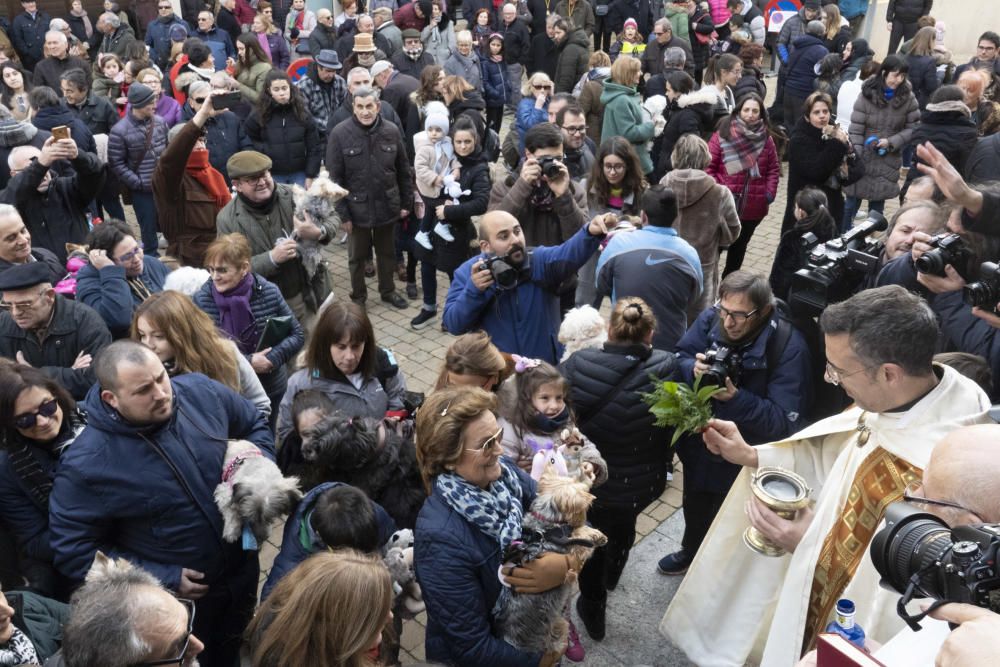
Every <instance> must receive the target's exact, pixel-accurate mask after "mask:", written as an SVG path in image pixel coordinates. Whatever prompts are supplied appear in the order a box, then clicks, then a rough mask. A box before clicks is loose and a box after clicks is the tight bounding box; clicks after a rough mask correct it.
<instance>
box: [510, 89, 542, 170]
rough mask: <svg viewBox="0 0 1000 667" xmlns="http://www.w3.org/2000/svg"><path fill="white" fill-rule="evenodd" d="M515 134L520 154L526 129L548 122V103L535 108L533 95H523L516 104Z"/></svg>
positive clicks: (522, 150) (522, 151)
mask: <svg viewBox="0 0 1000 667" xmlns="http://www.w3.org/2000/svg"><path fill="white" fill-rule="evenodd" d="M516 120H517V136H518V139H519V141H520V142H521V143H520V144H519V149H520V151H521V155H522V156H523V155H524V135H525V134H527V132H528V130H530V129H531V128H533V127H534V126H535V125H538V124H539V123H547V122H549V103H548V101H546V102H545V106H543V107H542V108H541V109H536V108H535V98H534V97H524V98H522V99H521V102H520V103H519V104H518V105H517V119H516Z"/></svg>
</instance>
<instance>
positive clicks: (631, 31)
mask: <svg viewBox="0 0 1000 667" xmlns="http://www.w3.org/2000/svg"><path fill="white" fill-rule="evenodd" d="M645 50H646V40H644V39H643V38H642V35H640V34H639V24H638V23H636V21H635V19H628V20H626V21H625V27H624V28H623V29H622V34H621V35H619V36H618V41H616V42H615V43H614V44H612V45H611V53H610V55H611V61H612V62H614V61H615V60H616V59H617V58H618V56H619V55H622V56H632V57H633V58H642V53H643V51H645Z"/></svg>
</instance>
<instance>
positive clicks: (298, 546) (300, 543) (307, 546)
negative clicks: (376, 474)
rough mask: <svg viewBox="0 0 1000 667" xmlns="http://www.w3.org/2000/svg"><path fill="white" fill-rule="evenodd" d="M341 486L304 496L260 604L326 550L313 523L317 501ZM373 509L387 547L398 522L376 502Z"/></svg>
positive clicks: (324, 487) (327, 486)
mask: <svg viewBox="0 0 1000 667" xmlns="http://www.w3.org/2000/svg"><path fill="white" fill-rule="evenodd" d="M338 486H347V484H343V483H341V482H325V483H323V484H320V485H319V486H317V487H315V488H314V489H313V490H312V491H310V492H309V493H307V494H306V495H305V496H303V498H302V500H300V501H299V504H298V505H297V506H296V508H295V512H294V513H293V514H292V516H291V517H290V518H289V519H288V521H286V522H285V532H284V533H283V535H282V538H281V551H279V552H278V555H277V556H275V558H274V564H273V565H272V566H271V573H270V574H268V575H267V581H265V582H264V588H262V589H261V590H260V601H261V602H263V601H264V600H266V599H267V596H268V595H270V594H271V591H272V590H273V589H274V587H275V586H277V585H278V582H279V581H281V579H282V578H283V577H284V576H285V575H286V574H288V573H289V572H291V571H292V570H293V569H295V566H296V565H298V564H299V563H301V562H302V561H304V560H305V559H306V558H309V556H312V555H313V554H314V553H318V552H320V551H323V550H324V549H326V545H325V544H323V540H322V539H321V538H320V536H319V535H318V534H317V533H316V531H315V530H313V527H312V525H311V524H310V523H309V517H310V516H311V515H312V511H313V508H314V507H315V506H316V501H317V500H318V499H319V497H320V496H321V495H322V494H323V492H324V491H327V490H328V489H332V488H334V487H338ZM372 509H373V510H375V521H376V522H377V523H378V543H379V546H380V547H381V546H385V543H386V542H388V541H389V538H390V537H392V534H393V533H395V532H396V522H395V521H393V520H392V517H391V516H389V514H388V513H387V512H386V511H385V510H384V509H382V506H381V505H379V504H378V503H376V502H374V501H372Z"/></svg>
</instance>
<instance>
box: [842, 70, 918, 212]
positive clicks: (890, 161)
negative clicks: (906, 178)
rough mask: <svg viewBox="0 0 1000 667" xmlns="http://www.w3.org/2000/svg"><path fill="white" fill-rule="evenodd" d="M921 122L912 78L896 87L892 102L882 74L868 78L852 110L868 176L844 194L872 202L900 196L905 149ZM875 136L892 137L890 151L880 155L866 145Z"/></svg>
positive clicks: (853, 139) (852, 130) (853, 133)
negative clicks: (885, 96) (886, 92)
mask: <svg viewBox="0 0 1000 667" xmlns="http://www.w3.org/2000/svg"><path fill="white" fill-rule="evenodd" d="M919 121H920V106H919V104H918V103H917V98H916V96H914V94H913V89H912V87H911V86H910V82H909V81H905V82H904V83H903V84H902V85H901V86H900V87H899V88H898V89H897V90H896V94H895V96H894V97H893V99H892V100H890V101H886V99H885V98H884V97H883V93H882V79H881V77H879V76H873V77H871V78H870V79H868V80H867V81H865V83H864V86H862V88H861V94H860V95H858V99H857V101H856V102H855V103H854V111H852V112H851V127H850V136H851V143H852V144H854V150H855V151H857V153H858V155H860V156H861V161H862V164H864V168H865V175H864V176H863V177H862V178H861V180H859V181H858V182H857V183H855V184H853V185H849V186H847V187H846V188H844V194H845V195H847V196H848V197H857V198H858V199H867V200H869V201H884V200H886V199H891V198H893V197H897V196H899V167H900V165H901V164H902V159H901V151H902V150H903V147H904V146H906V145H907V144H908V143H910V137H911V135H912V134H913V129H914V128H915V127H916V125H917V123H918V122H919ZM871 136H875V137H878V138H879V139H888V140H889V144H890V146H891V149H890V150H889V152H888V153H886V154H885V155H881V156H880V155H879V154H878V151H877V150H875V149H874V148H865V141H866V140H867V139H868V137H871Z"/></svg>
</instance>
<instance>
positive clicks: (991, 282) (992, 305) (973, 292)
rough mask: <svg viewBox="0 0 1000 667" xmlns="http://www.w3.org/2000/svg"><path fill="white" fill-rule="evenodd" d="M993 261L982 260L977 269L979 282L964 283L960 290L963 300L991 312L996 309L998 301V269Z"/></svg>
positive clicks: (999, 291)
mask: <svg viewBox="0 0 1000 667" xmlns="http://www.w3.org/2000/svg"><path fill="white" fill-rule="evenodd" d="M998 269H1000V267H998V266H997V265H996V264H995V263H994V262H983V264H982V266H981V267H980V269H979V282H975V283H972V284H971V285H966V286H965V288H964V289H963V290H962V293H963V298H964V299H965V302H966V303H967V304H969V305H970V306H978V307H979V308H983V309H985V310H989V311H991V312H994V313H996V312H998V311H997V304H998V303H1000V271H998Z"/></svg>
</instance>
